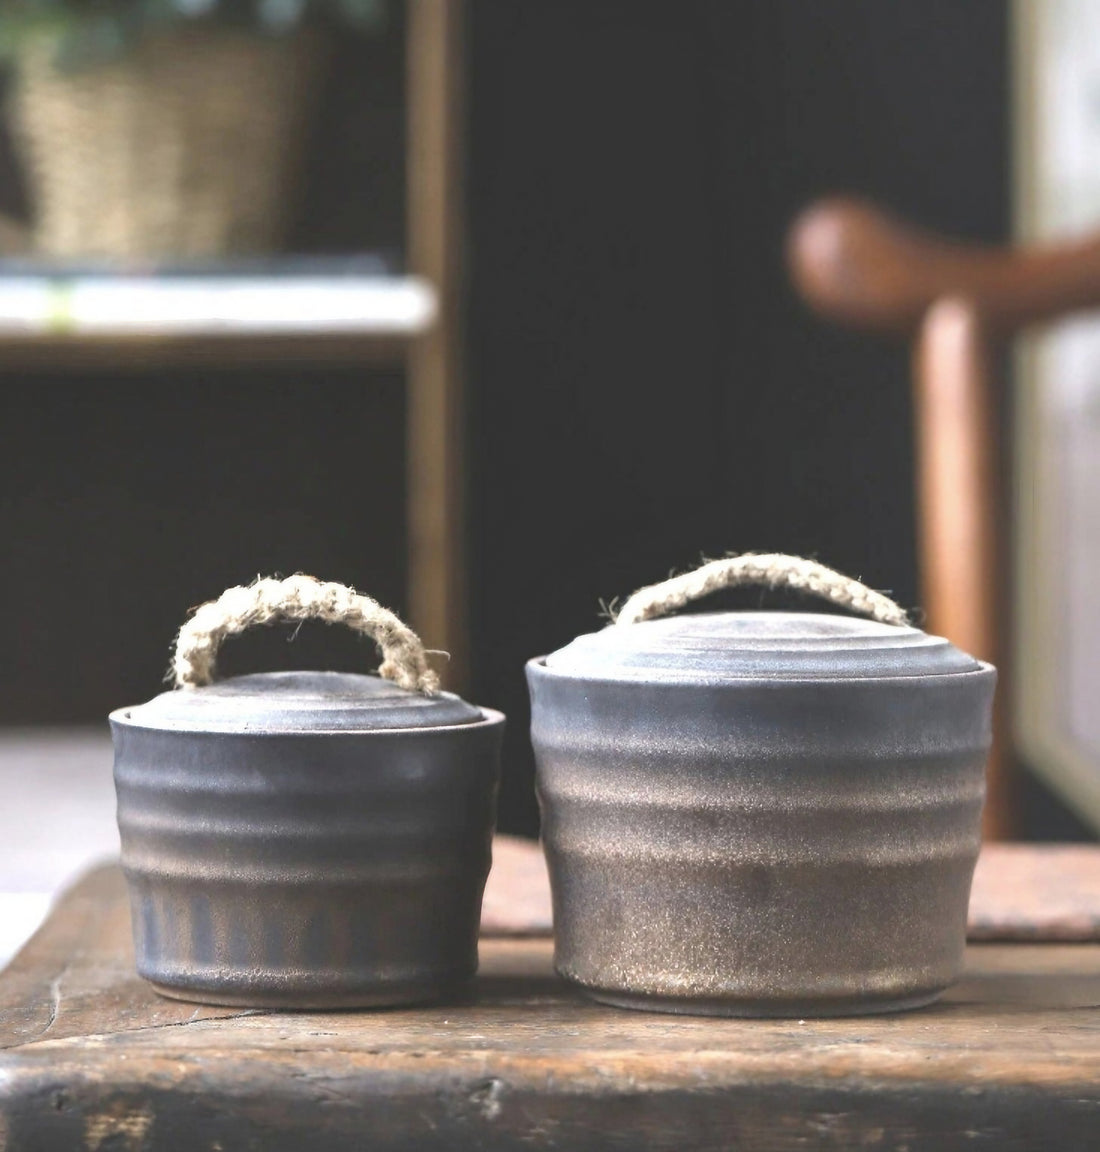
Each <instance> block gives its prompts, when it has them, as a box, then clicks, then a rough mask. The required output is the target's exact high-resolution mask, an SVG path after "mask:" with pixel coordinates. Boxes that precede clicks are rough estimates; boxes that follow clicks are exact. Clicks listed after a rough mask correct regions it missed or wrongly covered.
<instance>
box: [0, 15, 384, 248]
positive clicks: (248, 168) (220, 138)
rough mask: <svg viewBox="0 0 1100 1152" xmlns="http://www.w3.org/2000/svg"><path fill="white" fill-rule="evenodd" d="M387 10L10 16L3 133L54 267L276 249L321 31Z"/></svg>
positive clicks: (2, 35) (366, 24)
mask: <svg viewBox="0 0 1100 1152" xmlns="http://www.w3.org/2000/svg"><path fill="white" fill-rule="evenodd" d="M383 3H384V0H10V2H5V3H3V4H2V5H0V52H2V53H3V54H5V55H6V56H7V58H8V59H9V60H10V61H11V62H12V64H13V66H14V79H13V86H12V94H11V112H12V128H13V135H14V138H15V141H16V146H17V149H18V151H19V154H20V157H21V160H22V163H23V165H24V168H25V172H26V177H27V181H28V184H29V188H30V192H31V196H32V199H33V203H34V212H35V222H34V226H33V229H32V236H31V247H33V249H34V250H35V251H37V252H38V253H40V254H42V255H46V256H51V257H61V258H73V257H103V258H118V259H135V258H137V259H142V258H165V257H167V258H184V259H186V258H202V257H214V256H222V255H232V254H245V253H261V252H267V251H271V250H272V249H273V248H275V247H277V245H278V243H279V240H280V238H281V233H282V231H283V228H284V224H285V220H286V215H287V209H288V206H289V201H290V197H289V195H288V192H289V190H290V187H291V185H292V184H293V181H294V176H295V172H296V170H297V168H298V167H299V158H300V155H301V151H302V144H303V141H304V138H305V135H306V131H305V130H306V126H307V123H308V116H309V112H310V109H311V106H312V103H313V101H312V95H313V93H314V91H315V89H316V86H317V79H318V76H319V72H320V70H321V66H322V61H323V57H324V35H323V34H322V30H323V26H324V25H325V24H326V23H327V24H328V25H329V26H331V25H333V24H342V25H344V26H351V27H355V28H370V27H372V26H374V25H375V24H376V23H377V22H378V21H379V20H380V19H381V17H382V16H383V15H384V12H383V10H382V5H383Z"/></svg>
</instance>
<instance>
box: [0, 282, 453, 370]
mask: <svg viewBox="0 0 1100 1152" xmlns="http://www.w3.org/2000/svg"><path fill="white" fill-rule="evenodd" d="M436 313H437V303H436V294H435V292H434V290H433V289H432V287H431V285H429V284H428V283H427V282H426V281H424V280H422V279H419V278H417V277H412V276H379V275H370V276H354V275H338V276H330V277H326V276H321V275H306V276H302V275H279V276H267V277H264V276H235V275H223V276H132V275H128V274H120V275H118V276H103V275H88V276H79V275H78V276H61V275H53V276H35V275H19V276H12V275H3V274H0V372H2V371H4V370H5V369H7V370H11V369H13V368H15V369H25V370H40V371H50V370H65V371H67V370H71V369H77V368H81V369H90V370H95V369H144V368H167V367H176V366H189V365H195V364H206V365H211V366H218V367H222V366H234V365H253V364H267V363H297V364H301V363H334V362H346V363H352V364H360V363H383V364H400V363H401V362H402V361H403V359H404V356H405V353H406V351H407V348H408V345H409V343H410V341H412V340H413V339H415V338H416V337H418V336H421V335H423V334H424V333H426V332H428V331H429V330H430V329H431V326H432V324H433V322H434V320H435V317H436Z"/></svg>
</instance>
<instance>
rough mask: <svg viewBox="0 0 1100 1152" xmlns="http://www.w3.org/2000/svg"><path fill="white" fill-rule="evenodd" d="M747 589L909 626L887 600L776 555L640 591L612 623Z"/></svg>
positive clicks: (749, 556)
mask: <svg viewBox="0 0 1100 1152" xmlns="http://www.w3.org/2000/svg"><path fill="white" fill-rule="evenodd" d="M745 585H751V586H763V587H766V588H793V589H796V590H797V591H799V592H809V593H811V594H812V595H814V596H820V597H821V599H823V600H829V601H831V602H832V603H833V604H838V605H840V606H841V607H843V608H850V609H851V610H852V611H853V612H858V613H860V614H861V615H863V616H869V617H870V618H871V619H872V620H878V621H879V622H880V623H882V624H897V625H902V626H903V625H906V624H908V623H909V617H908V615H907V614H906V613H905V611H904V609H902V608H900V607H899V606H898V605H897V604H895V603H894V601H893V600H891V599H890V597H889V596H884V595H883V594H882V593H881V592H876V591H874V589H872V588H868V587H867V586H866V585H865V584H861V583H860V582H859V581H858V580H853V579H852V578H851V577H850V576H844V575H842V574H841V573H839V572H835V571H834V570H833V569H832V568H826V567H825V565H824V564H818V563H817V561H816V560H803V559H802V558H801V557H799V556H785V555H783V554H782V553H778V552H776V553H769V554H754V553H746V554H745V555H744V556H727V557H725V558H724V559H722V560H711V561H709V562H708V563H706V564H704V565H703V566H702V567H701V568H696V569H695V571H694V572H685V573H684V574H683V575H682V576H673V577H672V579H671V580H665V581H664V582H663V583H661V584H652V585H650V586H649V587H647V588H640V589H639V590H638V591H637V592H635V593H634V595H633V596H631V597H630V598H629V599H628V600H627V602H626V603H625V604H624V605H623V606H622V608H621V609H620V610H619V612H618V613H617V615H616V616H615V623H616V624H637V623H639V622H640V621H642V620H652V619H654V618H655V617H657V616H665V615H667V614H668V613H669V612H674V611H676V609H677V608H682V607H683V606H684V605H685V604H688V603H690V602H691V601H692V600H698V599H699V598H700V597H701V596H706V595H708V593H711V592H717V591H719V590H720V589H722V588H740V587H743V586H745Z"/></svg>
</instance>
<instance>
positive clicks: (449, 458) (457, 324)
mask: <svg viewBox="0 0 1100 1152" xmlns="http://www.w3.org/2000/svg"><path fill="white" fill-rule="evenodd" d="M463 27H464V10H463V4H462V3H461V0H409V31H408V116H409V121H408V204H409V237H408V247H409V263H410V270H411V271H412V272H414V273H416V274H418V275H421V276H423V277H424V278H425V279H426V280H428V281H429V282H430V283H432V284H433V285H434V286H435V288H436V290H437V292H438V294H439V301H440V303H439V316H438V318H437V321H436V323H435V325H434V326H433V327H432V329H431V330H430V331H429V332H428V333H426V334H425V335H424V336H422V337H420V338H419V339H418V340H416V341H415V342H414V343H413V344H412V346H411V348H410V354H409V361H408V393H407V397H408V400H407V403H408V410H407V411H408V414H407V417H406V422H407V432H406V435H407V445H408V456H407V459H408V466H407V474H406V484H407V500H408V534H409V537H408V539H409V544H408V547H409V560H408V568H409V613H410V618H411V621H412V623H413V626H414V627H415V628H416V629H417V631H418V632H419V633H420V634H421V636H422V637H423V639H424V641H425V643H426V644H428V645H429V646H430V647H432V648H437V649H443V650H444V651H446V652H448V653H449V654H450V660H449V663H448V666H447V668H446V670H445V676H446V680H447V683H448V685H449V686H450V687H453V688H459V689H461V688H462V687H464V685H465V681H466V670H467V644H468V637H467V627H466V616H467V607H466V584H465V570H466V565H465V555H464V553H465V503H466V501H465V492H464V467H463V463H464V461H463V457H464V452H463V447H464V440H465V428H464V425H463V402H462V383H463V340H462V307H461V301H462V288H463V284H462V247H463V245H462V219H463V208H464V206H463V195H462V192H463V174H462V154H463V128H462V126H463V77H462V48H463Z"/></svg>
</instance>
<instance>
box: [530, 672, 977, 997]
mask: <svg viewBox="0 0 1100 1152" xmlns="http://www.w3.org/2000/svg"><path fill="white" fill-rule="evenodd" d="M995 675H996V674H995V672H994V671H993V669H992V668H990V667H989V666H988V665H983V666H976V668H975V670H974V671H967V672H960V673H957V674H952V675H943V676H919V677H912V676H908V677H906V676H903V677H898V678H891V677H888V676H875V677H871V678H866V679H831V680H820V681H815V680H812V679H804V680H799V679H768V678H767V677H758V678H746V679H720V678H719V679H717V680H715V681H713V682H707V679H706V677H705V676H703V675H701V674H695V675H687V676H686V677H685V681H686V682H681V683H677V682H674V678H673V677H671V676H670V675H668V674H663V675H661V676H659V677H655V679H654V682H652V683H644V682H639V680H638V679H637V678H635V679H633V680H629V681H617V680H614V679H602V678H599V677H591V678H589V677H585V676H582V675H577V674H572V673H563V672H559V671H556V670H554V669H552V668H548V667H547V666H546V665H545V663H544V662H543V661H532V662H531V663H530V664H529V665H528V680H529V685H530V689H531V696H532V717H533V719H532V737H533V741H534V746H535V751H536V757H537V764H538V773H537V786H538V793H539V800H540V804H541V807H542V816H543V826H542V835H543V842H544V847H545V851H546V856H547V860H548V863H549V868H550V876H551V882H552V887H553V894H554V926H555V948H556V963H557V967H558V970H559V971H560V972H561V974H562V975H563V976H564V977H566V979H568V980H572V981H575V982H576V983H578V984H580V985H583V986H584V987H585V988H586V989H588V990H589V991H590V992H591V994H592V995H594V996H596V997H597V998H599V999H603V1000H607V1001H610V1002H613V1003H621V1004H624V1005H627V1006H631V1007H639V1008H653V1009H658V1010H665V1011H670V1010H671V1011H682V1012H713V1013H722V1014H731V1015H827V1014H842V1013H848V1012H867V1011H876V1010H889V1009H894V1008H902V1007H909V1006H914V1005H916V1004H920V1003H923V1002H926V1001H928V1000H930V999H932V998H934V997H935V996H936V995H937V993H938V992H939V991H941V990H942V989H943V988H944V987H945V986H946V985H948V984H949V983H950V982H951V981H952V980H953V979H954V978H955V977H956V976H957V974H958V973H959V971H960V967H961V963H962V954H963V947H964V941H965V927H966V913H967V903H968V899H969V893H970V882H971V877H972V874H973V869H974V864H975V861H976V859H977V854H978V847H979V841H980V818H981V805H982V798H983V791H984V767H985V760H986V756H987V753H988V749H989V744H990V708H991V701H992V693H993V686H994V681H995Z"/></svg>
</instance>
